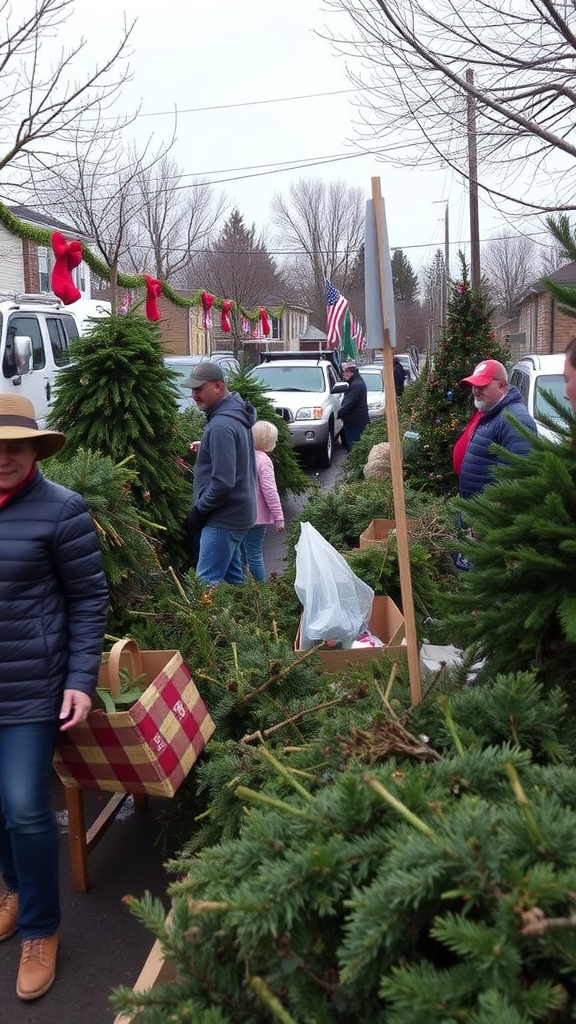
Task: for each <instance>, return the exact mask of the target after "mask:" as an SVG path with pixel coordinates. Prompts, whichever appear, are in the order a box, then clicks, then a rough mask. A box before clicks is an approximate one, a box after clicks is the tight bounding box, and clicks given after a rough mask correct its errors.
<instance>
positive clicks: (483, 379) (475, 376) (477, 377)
mask: <svg viewBox="0 0 576 1024" xmlns="http://www.w3.org/2000/svg"><path fill="white" fill-rule="evenodd" d="M503 372H504V374H505V372H506V371H505V370H504V367H503V366H502V363H499V362H498V360H497V359H484V360H483V362H481V363H478V366H475V367H474V373H471V374H470V376H469V377H463V378H462V380H461V381H460V383H461V384H474V385H475V386H476V387H478V388H483V387H484V386H485V385H486V384H490V383H491V382H492V381H493V380H501V381H502V382H503V383H504V384H506V383H507V378H506V376H503Z"/></svg>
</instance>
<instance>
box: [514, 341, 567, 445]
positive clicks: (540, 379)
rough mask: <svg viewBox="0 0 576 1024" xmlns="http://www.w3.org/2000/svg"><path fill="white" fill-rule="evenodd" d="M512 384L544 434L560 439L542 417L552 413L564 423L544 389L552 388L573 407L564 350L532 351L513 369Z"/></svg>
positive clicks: (557, 419)
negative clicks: (550, 351) (548, 400)
mask: <svg viewBox="0 0 576 1024" xmlns="http://www.w3.org/2000/svg"><path fill="white" fill-rule="evenodd" d="M510 383H511V384H515V385H516V387H517V388H518V390H519V391H520V394H521V395H522V398H523V399H524V403H525V405H526V408H527V409H528V412H529V413H530V415H531V416H533V418H534V419H535V420H536V427H537V428H538V433H539V434H540V436H541V437H547V438H548V439H549V440H550V441H559V440H560V436H559V435H558V434H557V433H555V431H553V430H550V428H549V427H545V426H544V424H543V423H541V422H540V417H541V416H548V417H552V418H553V419H555V420H556V421H557V422H560V420H559V418H558V414H557V412H556V410H555V409H553V408H552V406H551V405H550V403H549V402H547V401H546V398H545V396H544V391H551V392H552V394H553V395H554V396H555V398H557V399H558V400H559V401H561V402H563V403H564V404H565V405H566V409H567V410H569V408H570V406H569V404H568V399H567V398H566V384H565V381H564V353H558V354H556V355H546V356H544V355H542V356H541V355H536V354H535V353H531V354H529V355H525V356H523V357H522V359H520V360H519V361H518V362H517V363H514V366H513V367H512V369H511V370H510Z"/></svg>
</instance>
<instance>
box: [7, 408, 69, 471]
mask: <svg viewBox="0 0 576 1024" xmlns="http://www.w3.org/2000/svg"><path fill="white" fill-rule="evenodd" d="M24 440H26V441H28V440H30V441H35V442H36V444H37V446H38V454H37V456H36V458H37V459H47V458H49V456H50V455H55V454H56V452H59V451H60V449H61V448H63V447H64V445H65V444H66V437H65V436H64V434H59V433H58V431H56V430H39V429H38V424H37V422H36V413H35V411H34V406H33V405H32V402H31V401H30V400H29V399H28V398H24V397H23V396H22V395H0V441H24Z"/></svg>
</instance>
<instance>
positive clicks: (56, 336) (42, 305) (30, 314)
mask: <svg viewBox="0 0 576 1024" xmlns="http://www.w3.org/2000/svg"><path fill="white" fill-rule="evenodd" d="M109 313H110V303H109V302H95V301H93V300H89V299H80V300H79V301H78V302H75V303H73V304H71V305H69V306H65V305H64V303H63V302H62V301H61V300H60V299H57V298H55V297H54V298H51V297H50V296H49V295H42V294H40V295H25V294H22V295H13V296H12V297H11V298H9V297H7V296H6V295H0V366H1V372H0V393H2V394H5V395H10V394H16V393H17V394H18V395H20V396H23V397H25V398H29V399H30V401H31V402H32V404H33V406H34V409H35V411H36V419H37V421H38V425H39V426H40V427H44V426H45V423H46V417H47V415H48V412H49V409H50V402H51V398H52V395H53V392H54V387H55V385H56V381H57V376H58V371H59V370H60V368H61V367H62V366H67V364H68V363H69V362H70V350H69V343H70V341H72V339H73V338H78V337H82V336H83V335H84V334H86V333H87V332H89V331H90V328H91V326H92V324H91V323H90V321H89V319H88V317H94V316H96V317H98V316H106V315H107V314H109ZM15 389H17V391H16V390H15Z"/></svg>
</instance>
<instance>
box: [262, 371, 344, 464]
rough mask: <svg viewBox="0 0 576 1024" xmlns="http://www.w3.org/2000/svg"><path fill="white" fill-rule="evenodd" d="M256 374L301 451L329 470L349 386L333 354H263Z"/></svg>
mask: <svg viewBox="0 0 576 1024" xmlns="http://www.w3.org/2000/svg"><path fill="white" fill-rule="evenodd" d="M260 358H261V360H262V362H261V363H260V364H259V365H258V366H256V367H255V368H254V370H253V371H252V373H253V375H254V377H256V378H257V379H258V380H259V381H260V383H261V384H262V385H263V386H264V387H265V389H266V395H267V398H269V399H270V401H271V402H272V405H273V406H274V409H275V411H276V413H277V414H278V416H281V417H282V419H283V420H284V422H285V423H286V425H287V427H288V430H289V431H290V437H291V439H292V446H293V448H295V449H296V450H297V451H310V452H312V453H313V454H314V455H315V457H316V458H317V460H318V463H319V464H320V465H321V466H323V467H324V468H327V467H328V466H330V465H331V463H332V455H333V450H334V441H335V439H336V438H337V437H338V436H339V434H340V432H341V430H342V426H343V423H342V420H341V419H339V417H338V412H339V409H340V404H341V402H342V395H343V393H344V392H345V391H346V389H347V387H348V385H347V384H346V382H345V381H343V380H342V379H341V376H340V371H339V365H338V363H337V362H336V360H335V358H334V356H333V353H331V352H318V351H309V352H263V353H262V354H261V357H260Z"/></svg>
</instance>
